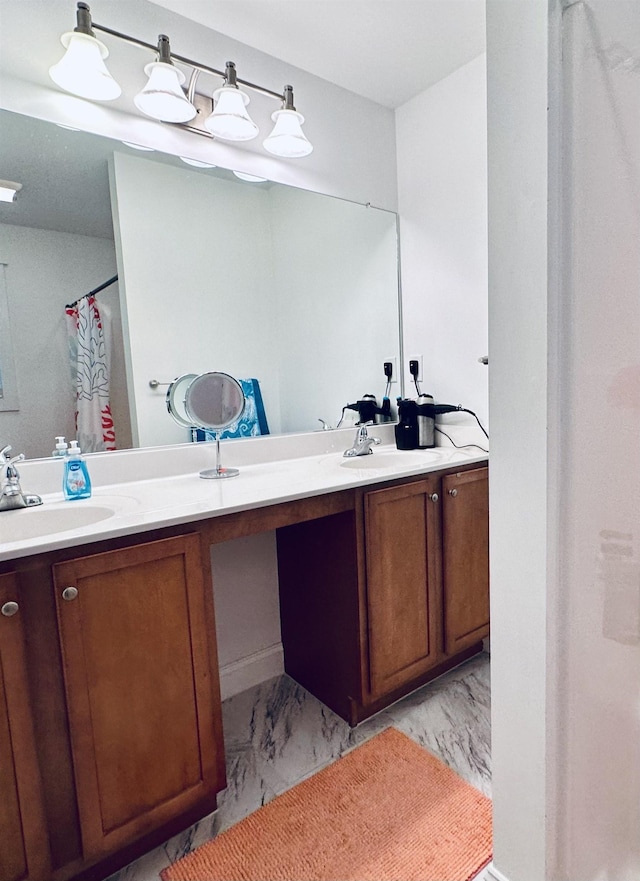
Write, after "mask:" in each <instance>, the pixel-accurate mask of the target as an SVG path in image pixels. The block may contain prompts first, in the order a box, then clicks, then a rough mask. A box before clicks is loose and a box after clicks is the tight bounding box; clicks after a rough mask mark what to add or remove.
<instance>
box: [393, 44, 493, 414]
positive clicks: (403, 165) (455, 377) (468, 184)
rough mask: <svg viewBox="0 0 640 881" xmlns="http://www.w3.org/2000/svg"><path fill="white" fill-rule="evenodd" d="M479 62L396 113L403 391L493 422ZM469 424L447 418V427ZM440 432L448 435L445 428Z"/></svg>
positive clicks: (482, 73) (481, 61)
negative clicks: (413, 373)
mask: <svg viewBox="0 0 640 881" xmlns="http://www.w3.org/2000/svg"><path fill="white" fill-rule="evenodd" d="M485 63H486V59H485V56H484V55H483V56H480V57H479V58H476V59H475V60H474V61H471V62H469V64H466V65H465V66H464V67H461V68H460V69H459V70H457V71H455V73H453V74H451V75H450V76H448V77H446V79H443V80H441V81H440V82H439V83H436V85H434V86H432V87H431V88H430V89H427V90H426V91H425V92H422V93H421V94H420V95H418V96H417V97H415V98H413V99H412V100H411V101H408V102H407V103H406V104H404V105H403V106H402V107H400V108H398V110H397V111H396V126H397V156H398V203H399V211H400V242H401V253H402V305H403V328H404V356H405V357H404V360H405V365H404V366H405V383H406V388H407V389H408V393H409V394H413V393H414V387H413V384H412V380H411V377H410V375H409V373H408V369H407V367H408V359H409V358H410V357H411V356H412V355H422V356H423V366H424V373H423V382H422V390H423V391H425V392H428V393H430V394H433V396H434V397H435V399H436V401H440V402H442V403H450V404H462V405H463V406H464V407H467V408H469V409H470V410H474V411H475V412H476V413H477V414H478V416H479V418H480V419H481V421H482V422H483V423H484V424H485V425H486V424H487V422H488V373H487V368H486V367H485V366H483V365H481V364H479V363H478V358H479V357H481V356H483V355H486V354H487V134H486V129H487V96H486V64H485ZM454 420H455V422H456V423H461V422H466V423H469V421H470V420H471V421H472V422H473V420H472V417H470V416H462V415H459V416H458V415H456V416H455V417H453V416H452V417H447V418H446V419H445V420H443V421H446V422H452V421H454ZM443 427H444V426H443Z"/></svg>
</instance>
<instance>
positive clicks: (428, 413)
mask: <svg viewBox="0 0 640 881" xmlns="http://www.w3.org/2000/svg"><path fill="white" fill-rule="evenodd" d="M416 410H417V420H418V449H419V450H426V449H428V448H429V447H435V445H436V419H435V410H434V406H433V397H432V396H431V395H420V396H419V398H418V402H417V406H416Z"/></svg>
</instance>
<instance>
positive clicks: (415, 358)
mask: <svg viewBox="0 0 640 881" xmlns="http://www.w3.org/2000/svg"><path fill="white" fill-rule="evenodd" d="M411 361H417V362H418V376H417V380H418V382H422V355H409V357H408V358H407V370H408V371H409V376H410V377H411V382H413V376H412V374H411V370H409V363H410V362H411Z"/></svg>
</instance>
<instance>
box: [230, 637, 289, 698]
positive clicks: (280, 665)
mask: <svg viewBox="0 0 640 881" xmlns="http://www.w3.org/2000/svg"><path fill="white" fill-rule="evenodd" d="M282 673H284V652H283V650H282V643H277V645H270V646H268V647H267V648H266V649H262V650H261V651H259V652H254V653H253V654H252V655H249V656H248V657H246V658H240V660H239V661H233V662H232V663H231V664H226V665H225V666H224V667H221V668H220V693H221V696H222V700H226V699H227V698H228V697H233V695H234V694H240V692H241V691H245V690H246V689H247V688H251V687H252V686H253V685H258V684H259V683H260V682H264V681H265V680H266V679H272V678H273V677H274V676H280V675H281V674H282Z"/></svg>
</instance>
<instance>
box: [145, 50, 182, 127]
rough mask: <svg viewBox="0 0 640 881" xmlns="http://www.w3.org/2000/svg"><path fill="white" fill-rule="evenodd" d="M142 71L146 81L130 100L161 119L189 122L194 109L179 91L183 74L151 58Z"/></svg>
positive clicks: (150, 114) (147, 113)
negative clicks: (147, 78) (142, 87)
mask: <svg viewBox="0 0 640 881" xmlns="http://www.w3.org/2000/svg"><path fill="white" fill-rule="evenodd" d="M144 72H145V73H146V75H147V76H148V77H149V80H148V82H147V84H146V86H145V87H144V89H143V90H142V91H141V92H138V94H137V95H136V96H135V98H134V99H133V103H134V104H135V105H136V107H137V108H138V110H142V112H143V113H145V114H146V115H147V116H151V117H152V118H153V119H159V120H161V121H162V122H188V121H189V120H190V119H193V117H194V116H195V115H196V113H197V111H196V108H195V107H194V106H193V104H192V103H191V101H189V100H188V99H187V96H186V95H185V93H184V92H183V91H182V88H181V86H182V83H183V82H184V74H183V73H182V71H181V70H178V68H177V67H174V66H173V64H167V62H166V61H152V62H151V63H150V64H147V65H146V67H145V69H144Z"/></svg>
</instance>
